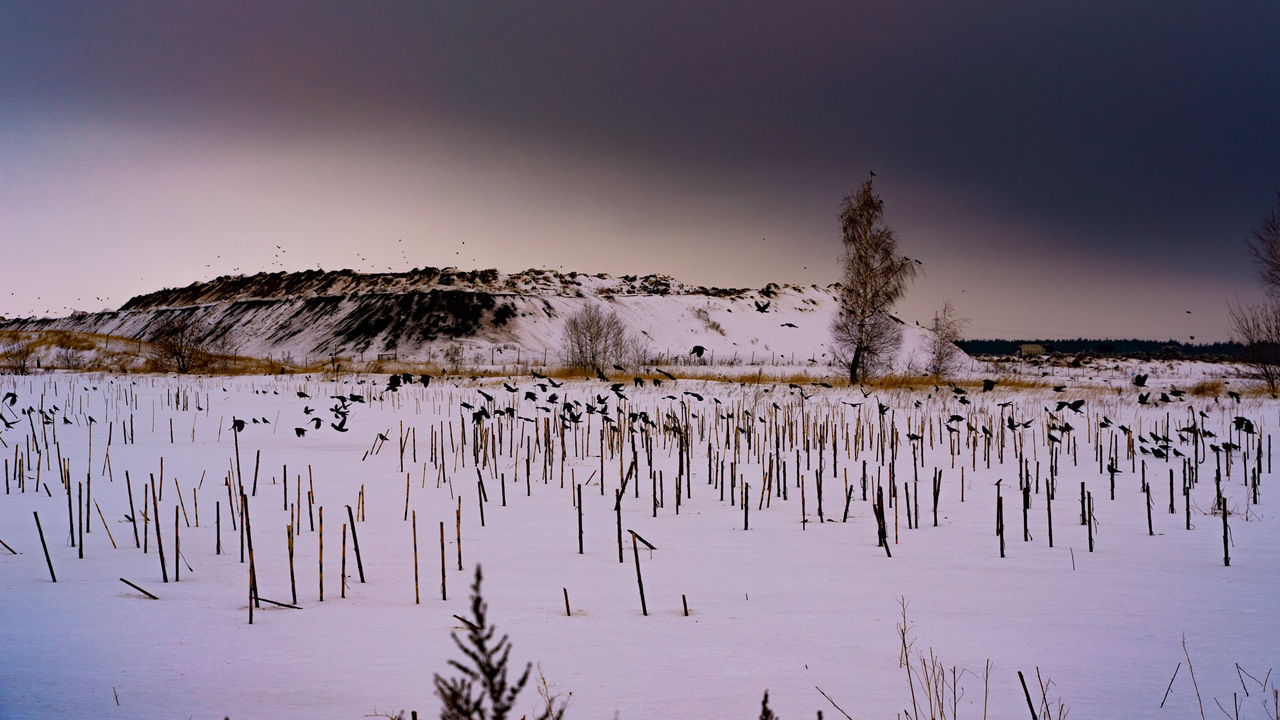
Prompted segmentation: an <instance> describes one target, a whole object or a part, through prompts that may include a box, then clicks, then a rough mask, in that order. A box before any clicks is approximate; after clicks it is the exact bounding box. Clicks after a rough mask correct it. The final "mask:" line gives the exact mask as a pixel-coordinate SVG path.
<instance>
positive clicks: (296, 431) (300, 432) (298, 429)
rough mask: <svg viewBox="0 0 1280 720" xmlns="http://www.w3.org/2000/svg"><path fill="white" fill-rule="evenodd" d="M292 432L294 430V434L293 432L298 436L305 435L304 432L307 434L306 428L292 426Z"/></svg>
mask: <svg viewBox="0 0 1280 720" xmlns="http://www.w3.org/2000/svg"><path fill="white" fill-rule="evenodd" d="M293 432H294V434H295V435H297V436H298V437H302V436H303V435H306V434H307V429H306V428H294V429H293Z"/></svg>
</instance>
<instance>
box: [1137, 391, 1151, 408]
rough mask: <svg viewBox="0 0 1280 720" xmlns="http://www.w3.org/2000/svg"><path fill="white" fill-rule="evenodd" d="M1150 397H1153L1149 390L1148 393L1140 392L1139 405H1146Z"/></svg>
mask: <svg viewBox="0 0 1280 720" xmlns="http://www.w3.org/2000/svg"><path fill="white" fill-rule="evenodd" d="M1150 399H1151V393H1149V392H1146V393H1138V404H1139V405H1146V404H1147V401H1148V400H1150Z"/></svg>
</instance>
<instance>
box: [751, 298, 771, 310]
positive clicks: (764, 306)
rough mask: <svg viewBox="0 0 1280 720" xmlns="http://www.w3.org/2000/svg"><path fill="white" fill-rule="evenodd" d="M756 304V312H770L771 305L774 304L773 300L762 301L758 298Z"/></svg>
mask: <svg viewBox="0 0 1280 720" xmlns="http://www.w3.org/2000/svg"><path fill="white" fill-rule="evenodd" d="M755 304H756V312H760V313H766V312H769V306H770V305H772V304H773V301H772V300H766V301H764V302H760V301H759V300H756V301H755Z"/></svg>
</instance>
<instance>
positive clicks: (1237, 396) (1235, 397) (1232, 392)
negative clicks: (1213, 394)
mask: <svg viewBox="0 0 1280 720" xmlns="http://www.w3.org/2000/svg"><path fill="white" fill-rule="evenodd" d="M1227 397H1229V398H1231V399H1232V400H1235V401H1236V404H1237V405H1239V404H1240V393H1238V392H1236V391H1235V390H1228V391H1227Z"/></svg>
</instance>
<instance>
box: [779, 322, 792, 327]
mask: <svg viewBox="0 0 1280 720" xmlns="http://www.w3.org/2000/svg"><path fill="white" fill-rule="evenodd" d="M779 327H789V328H793V327H796V324H795V323H782V325H780V326H779Z"/></svg>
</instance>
